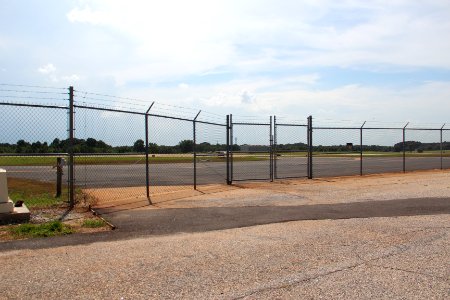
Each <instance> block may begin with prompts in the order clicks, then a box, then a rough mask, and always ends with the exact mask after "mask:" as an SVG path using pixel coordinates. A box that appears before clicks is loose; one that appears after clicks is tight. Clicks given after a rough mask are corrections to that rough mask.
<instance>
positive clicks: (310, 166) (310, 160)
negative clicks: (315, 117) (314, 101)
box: [307, 116, 313, 179]
mask: <svg viewBox="0 0 450 300" xmlns="http://www.w3.org/2000/svg"><path fill="white" fill-rule="evenodd" d="M312 132H313V128H312V116H309V117H308V134H307V135H308V136H307V137H308V179H312V178H313V158H312V157H313V140H312V139H313V134H312Z"/></svg>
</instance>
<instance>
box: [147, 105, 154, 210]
mask: <svg viewBox="0 0 450 300" xmlns="http://www.w3.org/2000/svg"><path fill="white" fill-rule="evenodd" d="M153 104H155V102H153V103H152V104H151V105H150V107H149V108H148V109H147V111H146V112H145V189H146V191H147V199H148V202H149V203H150V204H152V200H151V199H150V170H149V165H148V164H149V159H148V154H149V146H148V145H149V143H150V140H149V137H148V113H149V112H150V109H152V106H153Z"/></svg>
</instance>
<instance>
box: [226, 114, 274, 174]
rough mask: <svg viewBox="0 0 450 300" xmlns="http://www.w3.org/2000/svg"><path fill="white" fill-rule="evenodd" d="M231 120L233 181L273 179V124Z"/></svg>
mask: <svg viewBox="0 0 450 300" xmlns="http://www.w3.org/2000/svg"><path fill="white" fill-rule="evenodd" d="M271 120H272V119H271V118H270V120H269V122H267V121H266V122H264V121H262V122H258V121H254V120H250V121H246V120H240V119H236V118H235V120H233V119H231V134H230V139H231V143H232V162H231V163H232V165H231V181H242V180H270V179H272V174H273V173H272V168H273V164H272V158H273V156H272V152H271V148H272V122H271Z"/></svg>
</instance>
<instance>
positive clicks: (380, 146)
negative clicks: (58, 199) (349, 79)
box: [0, 84, 450, 202]
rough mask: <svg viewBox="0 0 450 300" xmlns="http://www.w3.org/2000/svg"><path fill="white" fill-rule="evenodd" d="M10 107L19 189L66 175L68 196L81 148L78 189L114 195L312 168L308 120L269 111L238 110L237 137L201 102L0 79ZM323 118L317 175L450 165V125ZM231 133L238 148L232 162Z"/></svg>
mask: <svg viewBox="0 0 450 300" xmlns="http://www.w3.org/2000/svg"><path fill="white" fill-rule="evenodd" d="M71 99H72V100H74V101H73V102H72V101H71ZM52 102H54V103H55V104H53V103H52ZM71 103H74V104H75V106H71ZM154 104H155V105H154ZM72 107H73V108H74V115H73V119H74V125H75V126H74V131H73V132H72V131H71V128H72V127H70V124H71V123H70V120H71V118H70V115H69V114H70V111H71V108H72ZM0 113H1V115H2V118H0V126H1V128H2V131H1V132H0V167H1V168H5V169H6V170H7V172H8V185H9V186H10V187H11V188H12V190H13V191H14V190H19V191H26V190H27V189H28V187H30V186H32V185H35V186H36V185H37V186H39V188H42V189H41V190H45V191H46V192H47V194H49V195H50V194H51V195H53V194H55V193H56V186H57V182H61V183H62V184H61V185H59V186H61V188H62V190H63V191H62V193H63V197H64V198H66V197H68V196H69V195H68V194H69V193H68V190H69V185H68V181H69V179H68V175H69V174H68V173H69V168H68V166H67V165H65V164H64V159H65V161H67V162H69V155H68V154H69V153H71V152H73V153H74V157H75V169H74V179H75V185H76V186H75V188H76V193H75V194H76V196H79V195H92V196H94V198H97V199H100V200H102V201H105V200H106V201H109V202H114V201H115V200H123V199H130V201H132V199H141V200H142V199H145V200H146V196H147V188H148V192H149V194H150V196H152V197H153V196H156V195H168V194H170V195H174V194H177V193H174V192H178V191H183V193H184V191H185V190H192V188H193V186H194V185H195V184H197V187H200V188H202V187H206V186H208V185H217V184H223V183H225V182H226V179H227V178H226V177H227V170H228V171H229V176H230V177H228V179H229V180H231V181H239V180H270V179H272V178H289V177H303V176H306V175H307V169H308V168H307V167H308V161H307V156H306V153H307V151H308V145H307V144H308V141H307V132H308V130H307V128H308V127H307V126H306V125H304V124H302V123H299V122H294V123H289V122H286V121H283V119H278V120H277V119H276V118H275V117H274V118H273V119H272V120H274V125H272V122H268V119H266V118H265V119H264V120H263V121H261V119H260V118H255V117H248V116H247V117H243V116H240V117H239V118H240V120H237V119H236V118H235V119H234V120H233V118H232V116H230V121H231V130H230V132H228V133H229V134H230V135H229V136H227V134H228V133H227V127H226V125H225V124H224V123H223V122H224V120H225V118H224V116H220V115H217V114H213V113H207V112H202V113H201V112H199V111H198V110H195V109H193V108H183V107H178V106H171V105H164V104H159V103H150V102H146V101H139V100H136V99H131V98H124V97H117V96H110V95H103V94H95V93H88V92H79V91H75V92H74V93H73V88H70V89H69V95H68V92H67V89H64V88H63V89H60V88H43V87H36V86H35V87H31V86H28V87H27V86H11V85H9V86H8V85H5V84H0ZM235 117H236V116H235ZM194 120H195V121H194ZM146 121H148V122H146ZM345 122H347V121H345ZM369 123H377V122H374V121H371V122H369ZM315 124H316V127H314V128H313V130H312V141H313V144H312V151H313V162H312V163H313V164H312V167H313V174H312V175H313V177H325V176H341V175H358V174H360V173H361V174H372V173H385V172H400V171H403V167H404V166H405V169H406V171H412V170H425V169H440V168H441V167H442V168H450V154H449V153H450V129H441V128H431V127H430V128H426V127H425V129H424V128H423V127H419V126H412V125H410V124H408V125H406V126H407V127H406V129H405V130H404V129H403V126H405V125H404V124H401V126H400V125H398V124H396V125H392V126H388V125H386V124H385V125H386V126H387V127H389V128H383V127H382V126H381V127H378V126H373V127H371V126H370V125H369V126H368V124H366V122H364V123H362V122H360V123H352V125H348V126H345V125H342V124H339V123H335V124H331V125H317V123H315ZM358 124H359V125H358ZM361 125H362V129H361V128H360V127H359V126H361ZM336 126H337V127H336ZM339 126H341V127H339ZM364 126H366V127H364ZM271 128H272V129H273V131H272V130H271ZM420 128H421V129H420ZM146 130H148V132H146ZM68 133H73V135H74V139H72V140H71V139H70V138H69V137H70V135H69V134H68ZM403 133H405V142H404V143H403ZM147 135H148V144H146V141H147V139H146V136H147ZM441 135H442V136H441ZM272 138H273V139H274V140H272ZM227 139H229V142H230V148H229V149H232V160H231V162H230V163H231V164H230V165H229V166H228V167H227V165H226V161H227V160H226V157H227V145H226V143H227ZM441 140H442V143H441ZM272 141H273V142H274V144H273V145H271V143H272ZM361 142H362V148H361ZM271 146H273V147H271ZM404 149H405V150H406V155H405V160H404V159H403V151H404ZM147 150H148V153H147V154H148V156H147V155H146V151H147ZM194 151H195V152H194ZM361 157H362V158H363V159H362V160H361ZM147 158H148V160H149V164H148V165H147V164H146V160H147ZM194 158H195V160H194ZM194 166H195V167H196V168H195V170H194ZM147 170H148V171H149V172H148V173H147ZM147 176H148V177H147ZM22 194H23V193H22ZM13 197H16V196H15V195H13ZM72 199H73V198H72ZM141 200H139V201H141Z"/></svg>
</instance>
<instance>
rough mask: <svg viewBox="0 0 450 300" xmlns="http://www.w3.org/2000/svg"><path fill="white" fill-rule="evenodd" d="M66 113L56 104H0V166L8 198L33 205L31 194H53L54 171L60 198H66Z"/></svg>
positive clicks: (44, 195) (54, 191)
mask: <svg viewBox="0 0 450 300" xmlns="http://www.w3.org/2000/svg"><path fill="white" fill-rule="evenodd" d="M67 113H68V110H67V109H66V108H64V107H61V108H58V107H56V106H55V107H43V106H27V105H21V106H17V105H15V104H6V103H2V104H1V105H0V115H1V116H2V117H1V118H0V128H2V129H1V133H0V168H2V169H5V170H6V171H7V178H8V189H9V193H10V197H11V198H12V200H14V201H16V200H24V201H25V203H26V204H27V203H28V204H29V205H33V203H34V197H41V198H43V197H50V198H51V197H55V196H56V191H57V182H58V174H59V176H60V178H61V189H62V190H61V198H62V199H64V201H66V200H67V199H68V193H67V174H68V172H67V166H66V165H65V164H64V161H67V154H66V153H67ZM58 158H60V159H63V160H62V161H60V163H59V164H58ZM58 171H60V172H61V173H58Z"/></svg>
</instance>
